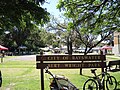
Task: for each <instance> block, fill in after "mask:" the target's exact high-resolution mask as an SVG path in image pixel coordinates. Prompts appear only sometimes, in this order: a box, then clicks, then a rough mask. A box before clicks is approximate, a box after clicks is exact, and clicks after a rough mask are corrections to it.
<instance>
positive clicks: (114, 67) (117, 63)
mask: <svg viewBox="0 0 120 90" xmlns="http://www.w3.org/2000/svg"><path fill="white" fill-rule="evenodd" d="M107 70H108V71H110V72H117V71H120V60H114V61H109V63H108V65H107Z"/></svg>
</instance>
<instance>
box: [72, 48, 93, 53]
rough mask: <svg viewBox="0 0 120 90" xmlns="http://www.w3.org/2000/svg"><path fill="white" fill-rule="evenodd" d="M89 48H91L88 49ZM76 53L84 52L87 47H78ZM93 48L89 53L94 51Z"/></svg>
mask: <svg viewBox="0 0 120 90" xmlns="http://www.w3.org/2000/svg"><path fill="white" fill-rule="evenodd" d="M88 50H89V49H88ZM74 52H75V53H84V52H85V49H84V48H80V49H77V50H75V51H74ZM92 52H93V50H90V51H89V53H92Z"/></svg>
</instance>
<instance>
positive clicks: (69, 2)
mask: <svg viewBox="0 0 120 90" xmlns="http://www.w3.org/2000/svg"><path fill="white" fill-rule="evenodd" d="M119 6H120V2H119V1H118V0H112V1H109V0H59V3H58V5H57V8H58V9H60V10H64V12H65V13H64V15H65V17H67V18H68V19H69V20H70V23H69V24H68V29H69V30H70V29H71V30H75V31H76V32H77V33H78V37H79V39H80V40H81V42H82V43H84V45H85V47H89V48H92V47H95V46H97V45H98V44H99V43H101V42H102V41H103V40H105V38H107V37H108V36H109V35H111V34H112V33H113V32H114V31H116V30H119V29H120V19H119V17H120V10H119ZM71 22H72V23H73V25H72V24H71ZM73 26H74V27H73ZM100 35H101V37H102V38H101V40H100V41H98V42H96V43H95V42H94V41H95V40H96V39H97V37H98V36H100Z"/></svg>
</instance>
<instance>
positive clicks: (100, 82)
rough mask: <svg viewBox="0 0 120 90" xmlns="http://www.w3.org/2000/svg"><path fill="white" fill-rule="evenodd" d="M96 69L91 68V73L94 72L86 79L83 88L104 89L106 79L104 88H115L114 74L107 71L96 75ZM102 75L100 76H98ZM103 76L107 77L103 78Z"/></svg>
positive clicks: (85, 89) (113, 89)
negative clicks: (92, 75)
mask: <svg viewBox="0 0 120 90" xmlns="http://www.w3.org/2000/svg"><path fill="white" fill-rule="evenodd" d="M96 70H97V69H91V73H93V74H94V77H92V78H90V79H88V80H87V81H86V82H85V83H84V86H83V90H104V85H105V83H104V81H106V89H107V90H116V88H117V80H116V78H115V77H114V76H111V75H110V74H109V73H107V71H105V72H102V73H101V74H99V75H97V74H96V72H95V71H96ZM100 76H102V78H100ZM105 77H107V78H106V79H105Z"/></svg>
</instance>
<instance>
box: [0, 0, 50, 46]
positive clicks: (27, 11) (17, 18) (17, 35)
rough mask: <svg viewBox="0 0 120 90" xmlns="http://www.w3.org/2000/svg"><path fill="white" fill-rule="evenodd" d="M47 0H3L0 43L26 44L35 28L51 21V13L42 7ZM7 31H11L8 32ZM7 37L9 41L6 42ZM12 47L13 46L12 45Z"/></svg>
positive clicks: (1, 2) (1, 4) (0, 13)
mask: <svg viewBox="0 0 120 90" xmlns="http://www.w3.org/2000/svg"><path fill="white" fill-rule="evenodd" d="M44 2H45V0H1V1H0V37H1V40H0V44H4V45H6V46H7V45H8V46H11V45H14V43H15V45H17V46H20V45H24V44H25V42H26V40H28V38H29V37H30V36H31V35H32V33H33V32H34V30H39V29H38V27H37V26H39V27H41V26H42V25H44V24H45V23H46V22H48V21H49V13H48V12H47V11H46V10H45V9H44V8H42V7H41V4H43V3H44ZM6 31H7V32H9V33H7V34H6ZM6 37H7V40H8V41H9V42H6V40H5V39H6ZM11 47H12V46H11Z"/></svg>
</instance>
